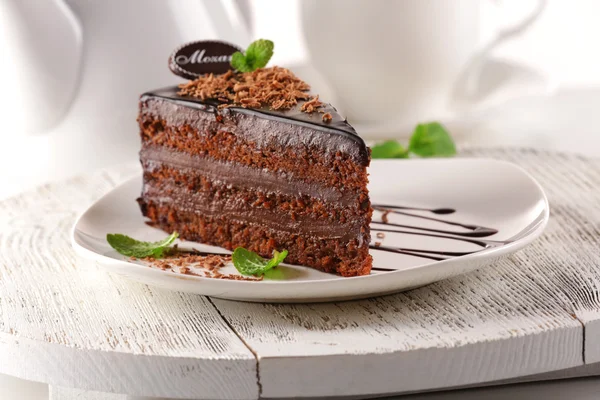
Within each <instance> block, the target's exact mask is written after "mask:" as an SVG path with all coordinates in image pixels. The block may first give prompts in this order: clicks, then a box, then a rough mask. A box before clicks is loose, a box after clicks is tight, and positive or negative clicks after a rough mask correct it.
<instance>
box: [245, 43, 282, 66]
mask: <svg viewBox="0 0 600 400" xmlns="http://www.w3.org/2000/svg"><path fill="white" fill-rule="evenodd" d="M274 47H275V44H274V43H273V42H272V41H270V40H266V39H258V40H255V41H254V42H252V43H250V46H248V48H247V49H246V63H247V64H248V65H249V66H250V67H251V68H252V71H254V70H255V69H258V68H263V67H264V66H266V65H267V63H268V62H269V60H270V59H271V57H273V48H274Z"/></svg>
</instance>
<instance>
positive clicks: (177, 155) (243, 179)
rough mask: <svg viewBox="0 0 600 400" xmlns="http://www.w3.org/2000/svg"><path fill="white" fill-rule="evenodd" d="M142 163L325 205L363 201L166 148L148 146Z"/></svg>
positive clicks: (281, 176) (280, 175)
mask: <svg viewBox="0 0 600 400" xmlns="http://www.w3.org/2000/svg"><path fill="white" fill-rule="evenodd" d="M140 160H141V162H142V164H143V165H144V167H145V169H149V170H152V169H156V168H159V167H161V166H170V167H175V168H179V169H186V170H187V172H188V173H190V174H193V173H199V174H201V175H202V176H204V177H208V178H211V179H217V180H220V181H223V182H227V183H229V184H231V185H235V186H241V187H246V188H255V187H260V188H261V189H263V190H264V191H267V192H273V191H276V192H279V193H285V194H291V195H297V194H302V195H309V196H312V197H316V198H318V199H322V200H325V201H331V202H336V203H338V204H340V205H343V206H349V205H352V204H354V203H355V202H356V201H357V200H358V198H359V195H358V194H357V193H356V192H350V191H348V192H342V191H340V190H336V189H334V188H331V187H328V186H324V185H322V184H319V183H315V182H304V181H301V180H299V179H297V178H296V177H295V176H294V173H293V172H283V171H280V172H272V171H269V170H266V169H258V168H252V167H248V166H246V165H239V164H237V163H233V162H223V161H218V160H213V159H211V158H207V157H200V156H194V155H191V154H189V153H183V152H181V151H176V150H172V149H169V148H166V147H158V146H144V147H143V148H142V150H141V151H140ZM365 200H366V199H365Z"/></svg>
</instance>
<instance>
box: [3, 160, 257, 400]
mask: <svg viewBox="0 0 600 400" xmlns="http://www.w3.org/2000/svg"><path fill="white" fill-rule="evenodd" d="M136 169H137V168H136ZM129 172H131V169H130V171H129ZM125 175H127V174H126V173H121V174H111V173H106V172H104V173H99V174H96V175H94V176H92V177H91V178H88V179H83V178H81V179H75V180H72V181H70V182H68V183H57V184H52V185H47V186H43V187H41V188H39V189H37V190H35V191H32V192H29V193H26V194H24V195H22V196H19V197H16V198H13V199H9V200H6V201H4V202H0V360H2V362H0V373H6V374H9V375H13V376H18V377H21V378H25V379H30V380H35V381H42V382H48V383H51V384H53V385H58V386H64V387H77V388H81V389H86V390H96V391H102V392H113V393H128V394H130V395H139V396H157V397H162V396H167V397H182V398H203V399H204V398H209V399H216V398H219V399H221V398H223V399H225V398H239V399H255V398H257V397H258V383H257V380H256V358H255V357H254V355H253V354H252V353H251V352H250V351H249V350H248V348H247V347H246V346H245V345H244V343H243V342H242V341H241V340H240V339H239V338H238V337H237V336H236V334H235V333H234V332H232V331H231V329H230V328H229V327H228V326H227V324H226V323H225V322H224V321H223V319H222V318H221V317H220V315H219V313H218V311H217V310H216V309H215V308H214V306H213V305H212V304H211V303H210V301H209V300H208V299H207V298H205V297H201V296H195V295H186V294H182V293H176V292H168V291H164V290H161V289H158V288H150V287H147V286H144V285H140V284H136V283H132V282H129V281H127V280H125V279H122V278H119V277H116V276H111V275H109V274H107V273H105V272H103V271H101V270H98V269H97V268H96V267H95V265H90V264H88V263H85V262H82V260H80V259H79V258H77V256H76V255H75V254H74V252H73V251H72V249H71V246H70V242H69V232H70V229H71V227H72V224H73V222H74V220H75V217H76V215H77V213H78V212H79V211H80V210H81V208H82V207H83V206H86V205H88V204H90V202H91V201H92V200H93V199H95V198H97V197H98V196H99V195H101V194H103V193H104V192H106V191H107V190H108V189H110V188H112V187H113V186H114V185H115V184H116V182H117V181H120V180H121V179H122V178H124V177H125Z"/></svg>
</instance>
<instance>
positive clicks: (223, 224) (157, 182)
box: [138, 70, 372, 276]
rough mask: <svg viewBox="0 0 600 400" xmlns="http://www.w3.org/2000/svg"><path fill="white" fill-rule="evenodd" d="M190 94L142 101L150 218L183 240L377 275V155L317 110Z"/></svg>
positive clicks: (331, 114)
mask: <svg viewBox="0 0 600 400" xmlns="http://www.w3.org/2000/svg"><path fill="white" fill-rule="evenodd" d="M286 71H287V70H286ZM270 84H271V83H270ZM273 85H274V87H278V86H277V85H275V84H273ZM236 88H237V89H239V87H236ZM184 89H185V88H184ZM196 89H197V88H196ZM198 90H200V89H198ZM202 90H203V89H202ZM240 91H241V92H242V93H243V88H242V89H240V90H238V91H236V96H237V94H238V92H240ZM190 92H191V91H190V90H189V88H188V90H183V91H182V89H181V88H178V87H170V88H165V89H160V90H155V91H151V92H148V93H145V94H143V95H142V96H141V98H140V112H139V118H138V121H139V126H140V134H141V138H142V149H141V152H140V159H141V163H142V166H143V170H144V184H143V189H142V195H141V197H140V198H139V199H138V202H139V204H140V207H141V210H142V213H143V215H144V216H146V217H148V218H149V219H150V220H151V222H152V223H154V225H155V226H157V227H160V228H161V229H163V230H165V231H167V232H173V231H177V232H179V234H180V237H181V238H183V239H185V240H190V241H197V242H201V243H207V244H211V245H216V246H220V247H224V248H226V249H230V250H233V249H234V248H236V247H238V246H241V247H245V248H246V249H248V250H251V251H254V252H257V253H259V254H260V255H262V256H263V257H271V255H272V253H273V251H274V250H283V249H287V250H288V251H289V255H288V257H287V259H286V262H288V263H292V264H299V265H304V266H308V267H312V268H316V269H318V270H321V271H326V272H334V273H338V274H340V275H342V276H357V275H365V274H369V272H370V270H371V263H372V259H371V256H370V255H369V242H370V233H369V223H370V221H371V213H372V210H371V205H370V202H369V196H368V191H367V167H368V165H369V161H370V155H369V149H368V148H367V146H366V145H365V143H364V142H363V140H362V139H361V138H360V137H359V136H358V135H357V134H356V132H355V130H354V129H353V128H352V126H350V125H349V124H348V123H347V122H346V121H345V120H344V119H343V118H342V117H341V116H340V115H339V114H338V113H337V112H336V110H335V109H334V108H333V107H332V106H330V105H328V104H325V103H321V102H319V101H318V99H317V100H316V101H315V99H314V98H313V99H307V100H299V101H295V100H294V101H292V102H291V103H290V104H291V106H290V107H289V109H282V108H285V107H279V109H278V110H274V109H273V107H269V106H264V105H262V104H255V103H256V102H252V101H251V102H246V103H245V104H242V105H236V104H235V103H232V102H229V103H227V100H224V99H218V98H217V99H211V98H206V96H200V97H197V96H192V95H190V94H189V93H190ZM250 92H252V91H250ZM182 93H183V94H182ZM203 93H204V92H203ZM245 96H246V95H243V94H242V95H241V97H243V98H245ZM298 96H299V97H300V98H302V96H300V95H299V94H298ZM202 97H205V98H202ZM288 97H289V96H288ZM288 97H286V98H288ZM311 102H312V103H311ZM294 103H296V104H294ZM251 107H255V108H251ZM317 108H318V110H317ZM311 109H314V110H311ZM306 111H313V112H306Z"/></svg>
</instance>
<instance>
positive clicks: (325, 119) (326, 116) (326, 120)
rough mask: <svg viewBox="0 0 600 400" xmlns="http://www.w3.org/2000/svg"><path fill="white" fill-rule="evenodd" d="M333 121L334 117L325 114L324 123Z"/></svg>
mask: <svg viewBox="0 0 600 400" xmlns="http://www.w3.org/2000/svg"><path fill="white" fill-rule="evenodd" d="M332 119H333V117H332V116H331V113H325V114H323V122H326V123H327V122H331V120H332Z"/></svg>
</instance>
